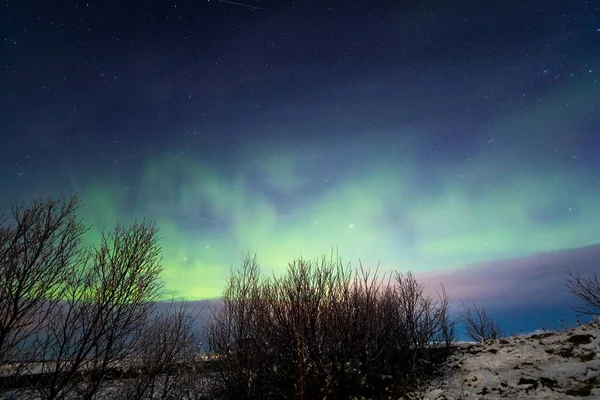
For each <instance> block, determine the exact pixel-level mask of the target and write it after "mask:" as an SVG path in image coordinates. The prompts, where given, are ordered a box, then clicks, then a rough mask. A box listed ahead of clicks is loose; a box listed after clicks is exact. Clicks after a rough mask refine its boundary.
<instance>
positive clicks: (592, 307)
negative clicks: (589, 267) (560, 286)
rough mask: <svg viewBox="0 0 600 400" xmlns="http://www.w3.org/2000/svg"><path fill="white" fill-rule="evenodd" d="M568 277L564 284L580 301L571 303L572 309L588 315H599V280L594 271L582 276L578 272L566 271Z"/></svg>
mask: <svg viewBox="0 0 600 400" xmlns="http://www.w3.org/2000/svg"><path fill="white" fill-rule="evenodd" d="M567 274H568V278H567V282H566V283H565V286H566V287H567V290H568V291H569V292H570V293H571V294H573V295H574V296H576V297H577V298H578V299H579V300H580V301H581V303H580V304H578V305H573V306H571V308H572V309H573V311H575V312H577V313H579V314H583V315H588V316H600V280H599V279H598V274H597V273H594V274H591V275H590V276H588V277H583V276H581V274H580V273H579V272H573V271H571V270H568V271H567Z"/></svg>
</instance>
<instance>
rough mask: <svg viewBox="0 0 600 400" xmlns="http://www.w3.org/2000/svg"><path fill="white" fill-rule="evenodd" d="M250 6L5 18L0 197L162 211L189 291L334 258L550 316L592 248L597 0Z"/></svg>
mask: <svg viewBox="0 0 600 400" xmlns="http://www.w3.org/2000/svg"><path fill="white" fill-rule="evenodd" d="M240 1H241V2H243V3H244V5H245V6H244V5H236V4H231V3H226V2H218V1H214V0H213V1H210V2H208V1H202V0H197V1H157V0H150V1H145V2H140V1H108V0H107V1H104V0H103V1H96V0H90V1H87V2H86V1H44V2H27V1H21V2H19V1H8V2H5V3H4V4H2V5H0V13H1V17H0V39H1V42H0V46H1V48H0V194H1V197H0V205H1V206H2V208H5V207H6V206H9V205H10V204H11V203H12V202H13V201H14V199H15V198H17V199H19V200H22V201H29V200H30V199H32V198H34V197H35V196H57V195H59V194H61V193H62V194H67V195H71V194H73V193H75V192H79V193H80V195H81V199H82V202H83V204H84V208H83V209H82V210H81V213H80V215H81V217H82V218H83V219H84V221H85V222H86V223H89V224H93V226H94V231H93V233H92V234H91V238H90V240H92V239H95V238H96V237H97V232H98V231H99V230H101V229H105V228H106V229H109V228H111V227H112V226H114V224H115V223H116V222H117V221H120V222H122V223H130V222H132V221H133V220H134V219H141V218H146V219H149V220H153V221H155V222H156V223H157V225H158V227H159V228H160V232H161V236H162V242H161V243H162V246H163V256H164V266H165V268H166V270H165V273H164V275H163V278H164V280H165V283H166V287H167V289H168V293H169V294H174V295H177V296H183V297H185V298H187V299H190V300H194V299H206V298H211V297H215V296H218V295H219V294H220V293H221V290H222V288H223V283H224V281H225V279H226V277H227V276H228V274H229V270H230V267H231V266H232V265H237V264H238V262H239V259H240V257H241V254H242V253H244V252H247V251H250V252H252V253H254V252H256V253H257V255H258V258H259V260H260V261H261V263H262V264H263V267H264V268H265V270H266V271H271V270H273V271H274V272H276V273H278V272H282V271H284V270H285V268H286V263H287V262H288V261H291V260H292V259H293V258H295V257H297V256H300V255H303V256H305V257H308V258H313V257H315V256H318V255H320V254H323V253H326V254H330V253H331V250H332V248H337V249H338V251H339V254H340V256H341V257H342V258H343V259H344V260H345V261H351V262H353V265H358V259H359V258H360V260H362V262H363V264H364V265H365V266H366V267H374V266H376V265H377V263H378V262H381V267H380V268H381V270H382V271H384V272H385V271H389V270H391V269H398V270H400V271H408V270H412V271H413V272H414V273H415V274H416V275H417V277H422V278H423V279H426V280H427V282H431V283H435V284H438V283H439V282H440V281H445V282H447V289H448V292H449V294H450V295H451V296H452V297H453V299H455V300H457V301H458V299H466V300H468V299H478V300H481V301H482V302H484V303H485V304H486V305H489V306H490V307H492V308H493V307H496V308H498V309H501V308H502V307H503V306H504V310H505V311H504V312H505V313H507V312H508V311H506V310H507V309H508V308H509V307H516V305H518V304H521V305H522V304H527V305H528V306H529V307H533V306H532V304H538V306H539V307H538V310H545V311H539V312H537V314H535V315H537V316H538V317H539V316H540V315H546V314H547V315H548V317H547V318H546V317H544V318H546V319H543V318H542V317H539V318H541V319H540V320H539V321H538V320H536V323H537V324H538V325H540V324H543V323H546V322H545V321H546V320H547V321H550V320H552V321H555V320H556V318H555V317H556V315H557V314H556V313H554V314H553V313H552V310H554V309H555V308H554V307H555V306H556V307H558V301H559V299H562V297H561V296H563V295H562V292H564V289H563V288H561V287H560V283H559V282H560V281H561V280H563V278H564V276H563V275H564V270H565V269H566V268H568V267H571V268H574V267H576V268H578V269H579V270H582V272H586V271H596V270H598V265H599V264H598V263H597V260H598V259H600V2H598V1H575V0H574V1H543V2H540V1H458V0H457V1H453V0H438V1H419V2H416V1H389V0H388V1H383V0H380V1H367V0H363V1H358V0H344V1H324V0H321V1H314V0H309V1H295V2H294V1H284V0H278V1H276V0H247V1H243V0H240ZM34 3H35V4H34ZM248 6H252V7H254V8H252V7H248ZM486 301H487V302H486ZM561 301H562V300H561ZM561 304H562V303H561ZM556 310H558V308H556ZM498 312H499V313H502V311H501V310H500V311H498ZM544 313H546V314H544ZM557 313H558V311H557ZM530 314H531V313H530ZM507 315H508V314H507ZM523 315H524V314H523ZM523 315H521V317H522V320H523V321H529V322H531V318H530V317H531V315H530V317H527V318H526V317H525V316H523ZM507 318H508V319H510V318H512V319H513V320H514V319H515V318H516V317H514V316H513V317H510V318H509V317H507ZM525 326H528V327H529V326H530V327H531V328H534V327H535V324H534V325H531V324H530V325H527V323H525Z"/></svg>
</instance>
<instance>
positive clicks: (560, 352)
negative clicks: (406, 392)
mask: <svg viewBox="0 0 600 400" xmlns="http://www.w3.org/2000/svg"><path fill="white" fill-rule="evenodd" d="M439 373H440V375H439V376H438V377H436V378H435V379H434V380H433V381H432V382H431V383H430V384H428V385H427V386H426V388H425V389H424V390H423V391H421V392H420V393H414V394H413V395H412V396H410V398H411V399H429V400H443V399H447V400H451V399H464V398H466V399H579V398H582V397H585V398H592V399H600V321H596V322H593V323H589V324H585V325H581V326H578V327H576V328H571V329H566V330H564V331H561V332H547V333H540V334H534V335H529V336H516V337H511V338H505V339H499V340H494V341H489V342H486V343H485V344H461V345H459V347H458V348H457V350H456V352H455V353H454V354H453V355H452V356H451V357H449V359H448V360H447V361H446V362H445V363H444V364H443V366H442V367H441V369H440V371H439Z"/></svg>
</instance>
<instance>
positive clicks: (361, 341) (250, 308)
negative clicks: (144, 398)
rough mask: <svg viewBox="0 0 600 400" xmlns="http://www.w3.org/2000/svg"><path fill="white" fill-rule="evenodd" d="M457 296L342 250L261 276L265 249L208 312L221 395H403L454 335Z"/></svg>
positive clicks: (247, 260) (246, 261) (248, 260)
mask: <svg viewBox="0 0 600 400" xmlns="http://www.w3.org/2000/svg"><path fill="white" fill-rule="evenodd" d="M450 332H451V326H450V323H449V318H448V298H447V296H445V293H444V294H443V295H441V296H440V299H438V300H434V299H432V298H431V297H428V296H427V297H426V296H425V295H424V288H423V285H421V284H419V283H418V282H416V280H415V279H414V277H413V276H412V275H411V274H410V273H409V274H407V275H402V274H399V273H394V274H392V275H387V276H383V277H380V276H379V275H378V272H377V270H374V271H371V270H365V269H363V268H362V266H361V267H360V269H359V270H357V271H352V270H351V269H350V265H348V266H344V265H343V263H342V262H341V260H340V259H334V258H333V257H331V258H330V259H327V258H326V257H325V256H323V257H321V258H319V259H316V260H306V259H303V258H298V259H296V260H294V261H292V262H291V263H289V265H288V269H287V273H286V274H285V275H283V276H281V277H274V276H273V277H262V276H261V272H260V265H259V264H258V261H257V259H256V256H254V257H251V256H249V255H246V256H244V257H243V259H242V267H241V269H239V270H237V271H232V273H231V276H230V279H229V281H228V283H227V286H226V289H225V291H224V293H223V297H222V303H221V305H220V307H219V308H215V309H214V312H213V319H212V320H211V321H209V325H208V330H207V342H208V345H209V351H210V352H212V353H213V354H215V355H216V356H217V357H218V358H217V360H216V362H215V374H216V376H215V379H214V385H213V387H212V393H211V395H212V396H213V397H215V398H229V399H233V398H236V399H248V398H259V397H260V398H264V399H269V398H293V397H299V398H323V397H324V396H326V397H327V398H348V397H349V396H351V395H356V396H366V397H373V396H375V397H383V396H389V395H400V394H402V393H403V392H405V391H407V390H408V389H409V388H410V387H411V386H412V385H414V384H415V383H416V382H417V381H418V380H419V379H420V378H421V377H422V376H423V374H425V373H426V372H427V371H428V368H429V367H430V366H431V364H430V363H428V361H430V360H432V359H433V358H434V357H435V356H436V355H437V354H438V353H439V352H440V347H441V346H443V345H440V343H446V342H445V341H444V340H443V339H447V340H451V339H450Z"/></svg>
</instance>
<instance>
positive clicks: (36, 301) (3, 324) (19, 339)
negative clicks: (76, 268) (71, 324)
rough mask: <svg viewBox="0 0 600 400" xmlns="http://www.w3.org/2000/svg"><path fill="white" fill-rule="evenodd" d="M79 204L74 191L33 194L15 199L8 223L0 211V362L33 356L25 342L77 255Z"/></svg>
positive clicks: (41, 323)
mask: <svg viewBox="0 0 600 400" xmlns="http://www.w3.org/2000/svg"><path fill="white" fill-rule="evenodd" d="M79 207H80V203H79V200H78V198H77V196H73V197H71V198H69V199H66V198H65V197H61V198H59V199H58V200H51V199H46V200H41V199H37V200H34V201H33V202H32V203H31V204H30V205H29V206H27V207H25V206H24V205H23V204H15V205H14V206H13V208H12V213H11V217H12V218H11V219H12V223H11V224H7V223H8V222H9V218H8V217H7V216H6V215H5V216H3V217H0V366H1V365H3V364H5V363H7V362H11V361H15V360H17V359H19V361H24V359H27V361H30V360H31V359H32V358H36V355H35V354H33V353H32V352H31V348H30V347H29V345H30V344H31V343H30V342H31V341H32V339H33V337H35V336H36V335H37V334H39V332H40V331H42V330H43V329H45V327H46V323H47V321H48V316H49V315H50V314H52V313H53V312H54V310H55V307H56V306H57V304H58V300H60V299H61V298H62V297H63V295H64V293H65V290H66V289H67V286H66V284H65V283H66V282H67V281H68V280H69V279H70V275H69V272H70V271H69V268H68V266H69V265H71V264H73V263H76V261H75V260H76V259H77V258H78V257H79V255H80V251H81V250H80V243H81V237H82V235H83V234H84V233H85V231H86V228H85V227H84V226H83V224H81V222H79V221H77V219H76V216H75V212H76V210H77V209H78V208H79ZM18 365H21V366H23V365H25V364H18ZM17 371H18V369H17ZM19 372H20V371H19Z"/></svg>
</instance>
